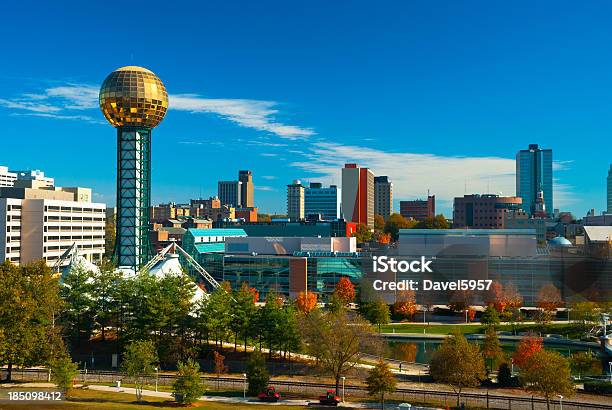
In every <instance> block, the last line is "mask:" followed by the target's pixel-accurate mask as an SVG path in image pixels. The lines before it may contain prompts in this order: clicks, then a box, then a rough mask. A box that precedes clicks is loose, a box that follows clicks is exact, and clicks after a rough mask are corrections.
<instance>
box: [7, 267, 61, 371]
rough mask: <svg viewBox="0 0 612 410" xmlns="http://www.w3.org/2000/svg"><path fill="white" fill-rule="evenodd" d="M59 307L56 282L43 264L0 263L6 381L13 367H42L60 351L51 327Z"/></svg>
mask: <svg viewBox="0 0 612 410" xmlns="http://www.w3.org/2000/svg"><path fill="white" fill-rule="evenodd" d="M61 304H62V301H61V299H60V297H59V289H58V281H57V279H55V278H54V277H53V276H52V273H51V269H50V268H49V267H48V266H47V265H46V264H45V262H44V261H41V262H37V263H34V264H31V265H25V266H16V265H14V264H13V263H11V262H9V261H5V262H3V263H0V333H1V334H2V335H3V336H2V337H0V363H3V364H5V365H6V366H7V381H10V380H11V376H12V371H13V367H15V366H19V367H20V366H36V365H45V364H47V363H48V362H49V360H50V359H52V358H54V357H56V355H57V354H58V352H60V351H61V349H63V346H62V345H61V338H60V337H59V334H58V332H59V330H60V327H59V326H55V319H56V318H57V317H58V316H59V312H60V309H61Z"/></svg>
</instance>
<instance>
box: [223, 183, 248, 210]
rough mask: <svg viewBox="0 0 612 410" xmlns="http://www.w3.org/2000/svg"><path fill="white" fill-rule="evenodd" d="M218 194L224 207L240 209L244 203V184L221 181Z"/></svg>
mask: <svg viewBox="0 0 612 410" xmlns="http://www.w3.org/2000/svg"><path fill="white" fill-rule="evenodd" d="M218 194H219V199H220V200H221V204H222V205H227V206H230V207H232V208H237V207H240V204H241V203H242V182H240V181H219V191H218Z"/></svg>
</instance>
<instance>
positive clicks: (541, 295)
mask: <svg viewBox="0 0 612 410" xmlns="http://www.w3.org/2000/svg"><path fill="white" fill-rule="evenodd" d="M536 305H537V307H538V308H540V309H541V311H542V314H543V318H542V321H543V322H544V323H548V322H550V321H551V320H552V318H553V317H554V315H555V314H556V313H557V309H558V308H560V307H561V306H563V299H562V298H561V292H560V291H559V289H557V287H556V286H555V285H553V284H552V283H547V284H545V285H543V286H542V287H541V288H540V290H539V292H538V295H537V296H536Z"/></svg>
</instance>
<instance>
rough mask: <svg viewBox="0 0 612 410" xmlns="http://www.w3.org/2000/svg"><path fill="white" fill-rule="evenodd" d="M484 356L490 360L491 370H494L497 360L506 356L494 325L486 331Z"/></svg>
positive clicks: (483, 347)
mask: <svg viewBox="0 0 612 410" xmlns="http://www.w3.org/2000/svg"><path fill="white" fill-rule="evenodd" d="M482 356H483V357H484V358H485V360H488V361H489V366H488V369H489V371H491V370H493V365H494V362H495V361H498V360H502V359H503V358H504V351H503V350H502V348H501V345H500V344H499V338H498V337H497V333H495V329H493V328H492V327H489V328H488V329H487V331H486V334H485V339H484V342H483V344H482Z"/></svg>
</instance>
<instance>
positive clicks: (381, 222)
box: [374, 214, 385, 233]
mask: <svg viewBox="0 0 612 410" xmlns="http://www.w3.org/2000/svg"><path fill="white" fill-rule="evenodd" d="M384 228H385V218H383V217H382V215H378V214H376V215H374V232H377V233H378V232H382V230H383V229H384Z"/></svg>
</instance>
